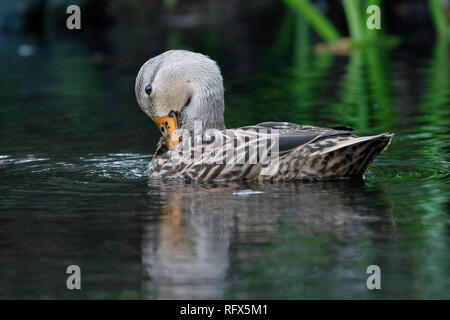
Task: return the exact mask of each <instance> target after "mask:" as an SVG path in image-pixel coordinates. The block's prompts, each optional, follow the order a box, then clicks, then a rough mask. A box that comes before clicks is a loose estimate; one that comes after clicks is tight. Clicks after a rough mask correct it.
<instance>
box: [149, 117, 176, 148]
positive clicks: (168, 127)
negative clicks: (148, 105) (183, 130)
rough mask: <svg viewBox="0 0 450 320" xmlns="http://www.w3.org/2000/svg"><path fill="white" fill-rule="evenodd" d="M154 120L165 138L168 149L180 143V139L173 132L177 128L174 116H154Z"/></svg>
mask: <svg viewBox="0 0 450 320" xmlns="http://www.w3.org/2000/svg"><path fill="white" fill-rule="evenodd" d="M154 121H155V123H156V125H157V126H158V128H159V131H160V132H161V134H162V136H163V137H164V138H165V139H166V143H167V147H168V148H169V150H172V149H173V148H174V147H175V146H176V145H177V144H179V143H180V139H179V138H178V135H177V134H176V132H175V131H176V130H177V128H178V119H177V118H176V116H174V117H171V116H167V117H161V118H155V119H154Z"/></svg>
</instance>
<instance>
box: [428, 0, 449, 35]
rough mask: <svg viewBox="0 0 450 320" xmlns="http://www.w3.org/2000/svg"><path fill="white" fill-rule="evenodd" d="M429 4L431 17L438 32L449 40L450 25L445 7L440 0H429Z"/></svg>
mask: <svg viewBox="0 0 450 320" xmlns="http://www.w3.org/2000/svg"><path fill="white" fill-rule="evenodd" d="M428 6H429V7H430V13H431V18H432V20H433V23H434V26H435V28H436V32H437V33H438V34H439V36H440V37H442V38H443V39H445V40H448V38H447V31H448V28H449V26H448V25H447V21H446V18H445V13H444V9H443V8H442V6H441V5H440V4H439V0H428Z"/></svg>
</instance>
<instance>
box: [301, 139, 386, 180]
mask: <svg viewBox="0 0 450 320" xmlns="http://www.w3.org/2000/svg"><path fill="white" fill-rule="evenodd" d="M393 136H394V134H392V133H382V134H379V135H375V136H367V137H356V136H346V137H339V139H338V141H333V143H329V146H323V144H322V146H323V147H322V148H320V152H319V155H316V156H313V157H311V159H312V160H311V161H310V163H309V165H310V168H309V169H312V170H311V171H312V172H315V174H316V176H317V177H318V178H320V179H333V178H340V177H361V176H362V175H363V173H364V171H365V170H366V168H367V166H368V165H369V164H370V163H371V162H372V160H373V159H375V157H376V156H377V155H378V154H380V153H381V152H383V151H384V150H385V149H386V148H387V147H388V146H389V144H390V142H391V140H392V137H393ZM323 142H325V141H323ZM319 143H320V142H319Z"/></svg>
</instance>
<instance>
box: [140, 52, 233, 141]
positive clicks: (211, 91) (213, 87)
mask: <svg viewBox="0 0 450 320" xmlns="http://www.w3.org/2000/svg"><path fill="white" fill-rule="evenodd" d="M135 93H136V99H137V102H138V104H139V106H140V107H141V109H142V110H143V111H144V112H145V113H146V114H147V115H148V116H149V117H150V118H151V119H152V120H153V121H154V122H155V123H156V125H157V126H158V128H159V130H160V131H161V134H162V135H163V136H164V137H165V139H166V142H167V146H168V147H169V149H172V148H173V147H174V146H175V145H176V144H177V143H178V138H177V135H176V134H175V133H174V131H175V130H176V129H179V128H182V129H186V130H188V131H189V132H193V130H194V123H195V124H196V125H201V127H202V130H206V129H212V128H215V129H224V128H225V124H224V118H223V112H224V98H223V80H222V76H221V74H220V69H219V67H218V66H217V63H216V62H215V61H213V60H211V59H210V58H209V57H207V56H204V55H202V54H200V53H194V52H190V51H184V50H171V51H167V52H164V53H162V54H160V55H158V56H156V57H154V58H151V59H150V60H148V61H147V62H146V63H144V65H143V66H142V67H141V69H140V70H139V73H138V75H137V77H136V85H135Z"/></svg>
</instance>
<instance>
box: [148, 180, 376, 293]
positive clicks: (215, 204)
mask: <svg viewBox="0 0 450 320" xmlns="http://www.w3.org/2000/svg"><path fill="white" fill-rule="evenodd" d="M150 190H151V191H150V198H151V199H152V200H151V201H152V204H151V206H152V207H153V208H155V207H159V208H160V213H159V215H156V216H155V215H154V214H153V215H152V217H153V219H156V221H155V220H152V219H150V220H149V221H148V222H147V223H146V226H145V227H144V232H143V239H142V265H143V272H144V277H143V292H144V296H145V297H146V298H159V299H178V298H179V299H206V298H207V299H220V298H224V295H225V290H226V285H227V283H229V282H230V281H227V280H228V278H229V277H230V276H229V275H230V274H231V275H232V274H233V273H236V270H234V271H233V270H229V268H230V251H231V250H232V252H233V253H234V254H233V259H240V258H244V259H245V256H247V255H248V254H252V252H253V251H251V250H250V251H249V250H245V247H248V246H249V245H250V246H251V244H254V243H266V242H271V243H276V242H277V241H278V242H279V241H283V240H282V238H283V230H282V229H283V227H280V223H283V225H284V226H285V225H286V222H288V224H291V225H294V226H295V227H297V226H300V227H299V228H300V229H298V230H299V231H300V232H313V233H315V232H332V233H334V234H335V235H337V236H339V235H340V234H343V235H344V236H345V234H346V233H347V232H350V233H354V232H355V230H357V232H363V233H364V232H366V231H367V229H368V228H371V227H370V224H369V223H367V221H368V220H367V219H366V218H367V217H365V218H364V219H361V212H363V207H364V198H365V197H367V195H365V194H364V186H363V184H362V182H358V183H356V185H355V183H348V182H336V183H331V182H327V183H309V184H305V183H289V184H267V183H265V184H254V185H249V184H242V183H240V184H228V185H226V186H206V185H201V186H200V185H196V184H183V183H175V182H174V183H170V184H169V183H161V182H153V185H152V184H151V185H150ZM255 191H256V192H255ZM299 236H301V235H299ZM230 242H231V243H232V247H231V248H230ZM242 248H244V250H240V249H242ZM254 253H255V252H254ZM255 254H258V253H257V252H256V253H255ZM231 278H232V277H231Z"/></svg>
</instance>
